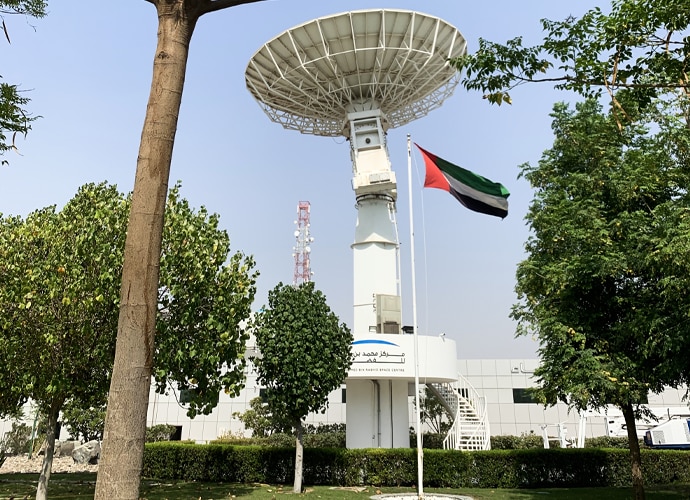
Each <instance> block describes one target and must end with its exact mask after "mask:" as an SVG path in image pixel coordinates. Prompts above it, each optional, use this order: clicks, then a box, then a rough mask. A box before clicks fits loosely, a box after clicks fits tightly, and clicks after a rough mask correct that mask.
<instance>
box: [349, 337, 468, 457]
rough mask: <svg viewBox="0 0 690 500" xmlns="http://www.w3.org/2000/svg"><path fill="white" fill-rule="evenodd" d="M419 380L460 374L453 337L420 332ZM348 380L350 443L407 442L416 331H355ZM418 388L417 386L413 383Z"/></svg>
mask: <svg viewBox="0 0 690 500" xmlns="http://www.w3.org/2000/svg"><path fill="white" fill-rule="evenodd" d="M417 341H418V350H419V379H420V383H421V384H426V383H432V382H453V381H455V380H457V377H458V376H457V367H456V365H457V355H456V351H455V342H454V341H453V340H449V339H446V338H444V337H431V336H424V335H420V336H417ZM353 353H354V355H355V357H354V362H353V363H352V367H351V368H350V372H349V374H348V378H347V380H346V382H345V385H346V397H347V403H346V420H347V435H346V445H347V447H348V448H409V447H410V421H409V402H410V397H411V396H413V394H412V393H410V390H409V389H408V387H410V385H411V384H413V382H414V337H413V336H412V335H394V334H371V335H365V336H357V335H355V342H354V344H353ZM412 390H414V386H413V387H412Z"/></svg>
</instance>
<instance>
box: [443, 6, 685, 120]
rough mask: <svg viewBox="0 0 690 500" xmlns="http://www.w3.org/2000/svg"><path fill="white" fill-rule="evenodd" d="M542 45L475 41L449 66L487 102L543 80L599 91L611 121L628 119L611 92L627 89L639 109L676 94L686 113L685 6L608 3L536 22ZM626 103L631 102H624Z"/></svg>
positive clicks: (592, 92)
mask: <svg viewBox="0 0 690 500" xmlns="http://www.w3.org/2000/svg"><path fill="white" fill-rule="evenodd" d="M541 24H542V27H543V31H544V39H543V42H542V43H541V44H538V45H535V46H532V47H526V46H524V45H523V43H522V37H517V38H513V39H512V40H508V41H507V42H506V43H496V42H492V41H488V40H485V39H480V40H479V48H478V49H477V51H476V52H475V53H473V54H468V55H466V56H463V57H461V58H459V59H456V60H454V61H452V63H453V64H454V65H455V66H456V67H457V68H458V69H459V70H460V71H464V72H465V75H464V77H463V80H462V85H463V86H464V87H465V88H467V89H470V90H479V91H481V92H482V93H483V94H484V98H486V99H488V100H489V102H491V103H495V104H501V103H503V102H506V103H508V104H510V103H511V95H510V92H511V91H512V90H513V89H514V88H515V87H517V86H519V85H522V84H525V83H531V82H548V83H551V84H554V85H555V86H556V88H558V89H564V90H572V91H575V92H577V93H578V94H581V95H583V96H586V97H595V96H599V95H601V94H602V93H605V94H606V95H608V96H609V97H610V99H611V100H612V102H613V104H614V113H615V115H614V116H616V117H617V118H618V122H620V117H621V116H625V114H627V112H628V111H627V110H626V106H625V104H624V103H623V102H621V101H619V100H618V99H617V92H618V91H619V90H622V89H626V90H628V91H629V92H628V94H629V95H632V96H634V101H635V102H636V103H638V104H640V103H648V102H650V100H651V99H653V98H655V97H660V96H662V95H669V94H671V95H675V96H676V97H679V98H682V99H683V100H684V101H685V104H684V105H683V110H684V113H685V115H686V117H687V116H688V112H690V107H689V106H688V102H687V99H688V97H690V89H689V88H688V84H689V82H690V79H689V78H690V36H689V35H690V33H689V32H688V28H689V26H690V6H689V5H688V2H687V1H686V0H665V1H663V2H659V1H657V0H613V1H612V2H611V9H610V11H608V12H604V11H602V9H600V8H599V7H596V8H594V9H592V10H590V11H587V12H586V13H585V14H584V15H582V16H581V17H579V18H578V17H574V16H570V17H568V18H567V19H565V20H563V21H552V20H549V19H542V21H541ZM629 102H630V101H629Z"/></svg>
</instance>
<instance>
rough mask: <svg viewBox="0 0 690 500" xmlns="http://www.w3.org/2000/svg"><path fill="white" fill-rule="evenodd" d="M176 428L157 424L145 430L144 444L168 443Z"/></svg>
mask: <svg viewBox="0 0 690 500" xmlns="http://www.w3.org/2000/svg"><path fill="white" fill-rule="evenodd" d="M176 430H177V427H175V426H174V425H169V424H158V425H154V426H152V427H147V428H146V442H147V443H157V442H159V441H170V438H172V436H173V434H175V431H176Z"/></svg>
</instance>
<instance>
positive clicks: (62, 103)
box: [0, 0, 608, 358]
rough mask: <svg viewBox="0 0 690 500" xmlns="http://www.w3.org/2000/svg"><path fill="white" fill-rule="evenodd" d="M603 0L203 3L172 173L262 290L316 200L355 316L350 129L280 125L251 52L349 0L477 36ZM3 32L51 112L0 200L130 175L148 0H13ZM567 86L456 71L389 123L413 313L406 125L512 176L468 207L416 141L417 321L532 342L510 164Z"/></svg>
mask: <svg viewBox="0 0 690 500" xmlns="http://www.w3.org/2000/svg"><path fill="white" fill-rule="evenodd" d="M594 5H600V6H602V7H606V6H607V5H608V2H595V1H593V0H587V1H579V2H556V1H553V0H539V1H536V0H535V1H532V0H530V1H526V2H514V1H509V0H501V1H487V2H463V1H457V0H426V1H424V2H421V1H412V0H397V1H393V0H384V1H380V2H374V1H366V0H347V1H343V0H329V1H327V2H325V1H324V2H316V1H314V0H269V1H265V2H260V3H256V4H250V5H245V6H240V7H236V8H233V9H228V10H224V11H220V12H216V13H212V14H209V15H207V16H205V17H203V18H202V19H201V20H200V22H199V23H198V25H197V28H196V31H195V34H194V37H193V39H192V44H191V51H190V58H189V64H188V69H187V79H186V85H185V90H184V96H183V102H182V110H181V114H180V121H179V125H178V132H177V139H176V142H175V152H174V158H173V164H172V170H171V176H170V184H171V185H172V184H173V183H174V182H175V181H176V180H180V181H181V182H182V194H183V196H184V197H186V198H187V199H188V200H189V201H190V203H191V204H192V206H195V207H199V206H201V205H205V206H206V207H207V208H208V209H209V210H210V211H211V212H216V213H218V214H220V216H221V222H222V225H223V226H224V227H225V228H226V229H227V230H228V232H229V234H230V238H231V245H232V249H233V251H235V250H240V251H242V252H244V253H246V254H253V255H254V257H255V258H256V261H257V268H258V270H259V271H260V272H261V277H260V279H259V282H258V292H257V297H256V301H255V304H254V308H255V309H258V308H259V307H260V306H261V305H263V304H265V303H266V302H267V292H268V290H269V289H271V288H273V286H275V285H276V284H277V283H278V282H279V281H282V282H284V283H291V282H292V275H293V267H294V260H293V257H292V247H293V246H294V244H295V240H294V236H293V232H294V229H295V225H294V223H293V221H294V220H295V219H296V216H297V212H296V210H297V203H298V202H299V201H300V200H306V201H309V202H310V203H311V230H312V236H314V238H315V241H314V243H313V245H312V260H311V266H312V270H313V271H314V281H315V283H316V286H317V288H319V289H321V290H322V291H323V292H324V293H325V294H326V296H327V298H328V302H329V304H330V306H331V308H332V309H333V310H334V311H335V312H336V314H338V315H339V316H340V318H341V319H342V320H343V321H344V322H345V323H348V324H349V323H351V321H352V253H351V252H352V251H351V249H350V244H351V243H352V241H353V237H354V226H355V220H356V215H357V214H356V210H355V208H354V201H355V200H354V193H353V191H352V189H351V184H350V180H351V175H352V168H351V164H350V159H349V146H348V144H347V142H346V141H345V140H344V138H342V139H332V138H322V137H314V136H308V135H301V134H300V133H298V132H295V131H287V130H284V129H283V128H282V127H281V126H280V125H278V124H275V123H273V122H271V121H270V120H269V119H268V118H267V117H266V116H265V115H264V113H263V112H262V111H261V109H260V107H259V106H258V104H257V103H256V102H255V101H254V99H253V98H252V96H251V95H250V93H249V92H248V91H247V90H246V88H245V84H244V71H245V68H246V65H247V63H248V61H249V59H250V58H251V57H252V55H253V54H254V53H255V52H256V51H257V50H258V49H259V48H260V46H261V45H262V44H263V43H265V42H266V41H268V40H270V39H271V38H273V37H275V36H276V35H278V34H279V33H280V32H282V31H284V30H285V29H288V28H291V27H293V26H295V25H297V24H301V23H303V22H306V21H309V20H311V19H313V18H316V17H320V16H325V15H330V14H335V13H339V12H343V11H347V10H358V9H368V8H377V9H378V8H399V9H411V10H418V11H420V12H424V13H426V14H430V15H434V16H437V17H440V18H442V19H443V20H445V21H446V22H448V23H450V24H452V25H454V26H455V27H457V28H458V29H459V30H460V32H461V33H462V34H463V35H464V36H465V38H466V39H467V40H468V46H469V50H470V51H474V50H476V48H477V45H478V39H479V38H480V37H482V38H486V39H489V40H493V41H501V42H502V41H505V40H507V39H509V38H513V37H515V36H519V35H522V36H523V37H524V40H525V43H526V44H530V43H537V42H539V41H540V40H541V38H542V33H541V25H540V23H539V19H541V18H549V19H559V20H560V19H563V18H565V17H566V16H568V15H569V14H573V15H576V16H579V15H581V14H582V13H584V12H585V11H586V10H587V8H590V7H592V6H594ZM5 22H6V24H7V27H8V30H9V34H10V37H11V40H12V43H11V45H10V44H7V43H6V41H5V40H2V41H0V55H1V57H2V61H3V62H2V68H1V71H0V74H1V75H2V77H3V78H4V81H6V82H9V83H18V84H20V86H21V87H22V88H24V89H27V90H30V92H28V93H27V96H28V97H30V98H31V100H32V102H31V104H30V110H31V111H32V112H33V113H34V114H38V115H41V117H42V118H41V119H40V120H38V121H36V122H35V124H34V129H33V130H32V131H31V132H30V134H29V135H28V137H27V138H26V139H23V138H19V139H18V140H17V145H18V147H19V149H20V153H21V154H20V155H17V154H14V153H9V154H7V155H6V156H5V159H7V160H9V161H10V166H9V167H7V166H3V167H1V168H0V213H2V214H4V215H10V214H12V215H26V214H28V213H29V212H31V211H32V210H35V209H38V208H41V207H45V206H49V205H57V206H58V207H61V206H62V205H63V204H64V203H65V202H67V201H68V200H69V199H70V198H71V197H72V196H74V194H75V192H76V190H77V188H78V187H79V186H80V185H82V184H85V183H87V182H101V181H108V182H110V183H112V184H116V185H117V186H118V188H119V189H120V191H122V192H129V191H131V189H132V187H133V182H134V172H135V167H136V158H137V152H138V147H139V137H140V134H141V127H142V124H143V119H144V113H145V109H146V102H147V98H148V93H149V88H150V81H151V68H152V60H153V52H154V49H155V44H156V29H157V19H156V13H155V8H154V7H153V6H152V5H151V4H149V3H148V2H146V1H144V0H130V1H117V2H91V3H83V2H71V1H56V0H52V1H50V2H49V15H48V16H47V17H46V18H44V19H41V20H34V19H25V18H22V17H17V16H5ZM572 99H573V97H572V96H570V95H567V94H564V93H559V92H555V91H553V90H552V88H551V87H550V86H548V85H546V84H541V85H533V86H530V87H523V88H521V89H520V90H517V91H515V92H514V93H513V100H514V103H513V105H512V106H502V107H500V108H499V107H495V106H491V105H489V104H488V103H487V102H486V101H484V100H482V98H481V95H479V94H478V93H476V92H474V93H468V92H465V91H464V90H462V89H461V88H460V87H458V89H457V90H456V92H455V94H454V95H453V96H451V97H450V98H449V99H448V100H447V101H446V102H445V104H444V105H443V106H442V107H441V108H440V109H438V110H435V111H433V112H431V113H430V114H429V115H427V116H426V117H424V118H422V119H420V120H417V121H415V122H413V123H411V124H409V125H406V126H404V127H400V128H398V129H392V130H391V131H389V134H388V142H389V150H390V155H391V161H392V164H393V169H394V170H395V171H396V172H397V177H398V184H399V185H398V192H399V193H400V196H399V200H398V222H399V231H400V240H401V243H402V263H401V267H402V279H403V294H404V297H403V307H404V312H403V321H404V323H405V324H411V322H412V312H411V293H410V274H411V271H410V267H411V266H410V260H409V248H410V237H409V217H408V211H409V205H408V198H407V192H408V180H407V150H406V136H407V134H411V136H412V140H413V141H415V142H417V143H419V144H420V145H421V146H422V147H424V148H425V149H427V150H429V151H431V152H433V153H434V154H436V155H438V156H441V157H443V158H445V159H447V160H449V161H451V162H453V163H456V164H459V165H461V166H463V167H465V168H468V169H470V170H473V171H475V172H477V173H480V174H482V175H484V176H486V177H489V178H491V179H492V180H495V181H499V182H502V183H503V184H504V185H506V186H507V187H508V189H509V190H510V191H511V196H510V214H509V216H508V217H507V218H506V219H505V220H500V219H497V218H494V217H489V216H484V215H480V214H477V213H474V212H470V211H468V210H467V209H465V208H464V207H462V206H461V205H460V204H459V203H458V202H457V201H455V200H454V199H453V198H452V197H451V196H450V195H448V194H447V193H444V192H442V191H439V190H431V189H427V190H423V189H422V188H421V185H422V184H421V183H422V182H423V161H422V159H421V157H420V156H419V153H418V152H417V151H416V150H415V151H413V155H414V156H413V164H412V167H413V178H412V183H413V200H414V201H413V205H414V209H415V221H414V227H415V241H416V246H415V249H416V250H415V253H416V269H417V279H416V282H417V304H418V306H417V307H418V323H419V327H420V330H419V332H420V334H425V333H428V334H438V333H441V332H444V333H446V335H447V336H448V337H449V338H453V339H455V340H456V341H457V344H458V356H459V357H460V358H511V357H512V358H521V357H534V356H535V353H536V349H537V347H538V346H537V344H536V343H535V342H534V341H533V340H532V339H526V338H520V339H514V332H515V324H514V322H513V321H512V320H510V318H509V313H510V309H511V306H512V304H513V303H514V302H515V301H516V296H515V293H514V287H515V269H516V265H517V263H518V262H519V261H520V260H522V259H523V258H524V256H525V255H524V243H525V240H526V238H527V236H528V229H527V227H526V225H525V221H524V216H525V213H526V211H527V207H528V205H529V203H530V200H531V198H532V193H531V191H530V189H529V186H528V185H527V183H526V182H525V181H524V180H518V179H517V175H518V172H519V169H518V165H520V164H522V163H524V162H530V163H536V162H537V161H538V160H539V158H540V156H541V153H542V152H543V151H544V150H545V149H547V148H549V147H550V146H551V144H552V143H553V136H552V133H551V129H550V118H549V116H548V115H549V113H550V111H551V108H552V105H553V103H554V102H556V101H559V100H572Z"/></svg>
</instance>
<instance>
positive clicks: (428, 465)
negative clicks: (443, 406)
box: [143, 442, 690, 488]
mask: <svg viewBox="0 0 690 500" xmlns="http://www.w3.org/2000/svg"><path fill="white" fill-rule="evenodd" d="M294 459H295V450H294V448H278V447H267V446H231V445H225V444H216V445H197V444H181V443H174V442H173V443H164V442H161V443H150V444H147V445H146V449H145V452H144V468H143V474H144V476H145V477H148V478H156V479H161V480H187V481H223V482H240V483H255V482H259V483H268V484H285V483H288V482H290V481H291V480H292V478H293V473H294ZM416 461H417V457H416V453H415V450H413V449H410V448H404V449H380V448H377V449H354V450H346V449H342V448H337V449H336V448H305V451H304V483H305V484H312V485H341V486H360V485H377V486H412V485H414V484H416V483H417V464H416ZM642 470H643V474H644V480H645V483H646V484H668V483H672V482H680V483H690V454H689V453H687V452H684V451H677V450H642ZM630 477H631V474H630V456H629V452H628V451H627V450H621V449H595V448H589V449H577V448H569V449H548V450H545V449H523V450H490V451H474V452H462V451H454V450H426V451H425V458H424V481H425V484H428V485H429V486H431V487H439V488H469V487H475V488H537V487H551V488H553V487H567V488H573V487H584V486H589V487H593V486H621V487H627V486H630Z"/></svg>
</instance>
